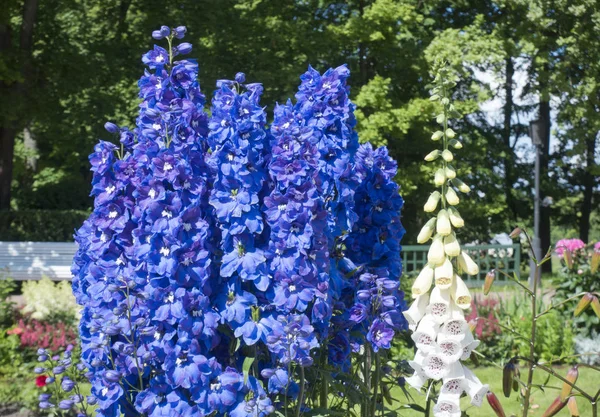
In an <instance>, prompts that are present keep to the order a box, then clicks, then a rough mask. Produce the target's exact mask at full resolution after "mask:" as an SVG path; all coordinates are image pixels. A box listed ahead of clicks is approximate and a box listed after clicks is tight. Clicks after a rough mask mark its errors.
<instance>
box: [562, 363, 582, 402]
mask: <svg viewBox="0 0 600 417" xmlns="http://www.w3.org/2000/svg"><path fill="white" fill-rule="evenodd" d="M578 377H579V370H578V369H577V366H574V367H572V368H571V369H569V372H567V376H566V378H565V379H566V380H567V381H569V382H570V383H571V384H575V382H577V378H578ZM572 390H573V387H572V386H571V385H569V384H567V383H566V382H563V386H562V390H561V391H560V399H561V401H565V400H566V399H567V398H569V395H571V391H572Z"/></svg>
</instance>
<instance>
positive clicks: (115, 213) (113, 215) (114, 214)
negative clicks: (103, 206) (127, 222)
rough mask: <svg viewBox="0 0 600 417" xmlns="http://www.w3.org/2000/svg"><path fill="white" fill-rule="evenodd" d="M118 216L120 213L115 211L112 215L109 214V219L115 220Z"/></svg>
mask: <svg viewBox="0 0 600 417" xmlns="http://www.w3.org/2000/svg"><path fill="white" fill-rule="evenodd" d="M117 214H119V213H117V210H113V211H111V212H110V213H108V218H109V219H114V218H116V217H117Z"/></svg>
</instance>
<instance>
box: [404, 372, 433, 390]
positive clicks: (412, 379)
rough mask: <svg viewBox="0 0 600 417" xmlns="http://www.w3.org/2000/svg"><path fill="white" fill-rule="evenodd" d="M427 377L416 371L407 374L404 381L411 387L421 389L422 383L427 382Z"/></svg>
mask: <svg viewBox="0 0 600 417" xmlns="http://www.w3.org/2000/svg"><path fill="white" fill-rule="evenodd" d="M428 379H429V378H427V376H425V375H420V374H418V373H417V372H415V373H414V375H412V376H409V377H408V378H405V381H406V383H407V384H408V385H410V386H411V387H413V388H414V389H416V390H419V391H420V390H421V388H423V385H425V382H427V380H428Z"/></svg>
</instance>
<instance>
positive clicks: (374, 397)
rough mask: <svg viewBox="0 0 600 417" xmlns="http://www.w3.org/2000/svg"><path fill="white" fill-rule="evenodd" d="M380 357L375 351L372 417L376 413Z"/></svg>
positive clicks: (374, 416)
mask: <svg viewBox="0 0 600 417" xmlns="http://www.w3.org/2000/svg"><path fill="white" fill-rule="evenodd" d="M380 362H381V360H380V358H379V352H377V353H375V380H374V386H373V404H372V405H371V415H372V416H373V417H376V415H377V389H378V388H379V378H380V377H381V376H380V373H381V371H380V369H379V368H380V366H381V365H380Z"/></svg>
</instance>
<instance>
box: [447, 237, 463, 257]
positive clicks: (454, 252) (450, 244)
mask: <svg viewBox="0 0 600 417" xmlns="http://www.w3.org/2000/svg"><path fill="white" fill-rule="evenodd" d="M444 251H445V252H446V255H447V256H458V255H460V245H459V243H458V240H456V235H455V234H454V233H452V234H450V235H448V236H445V237H444Z"/></svg>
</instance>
